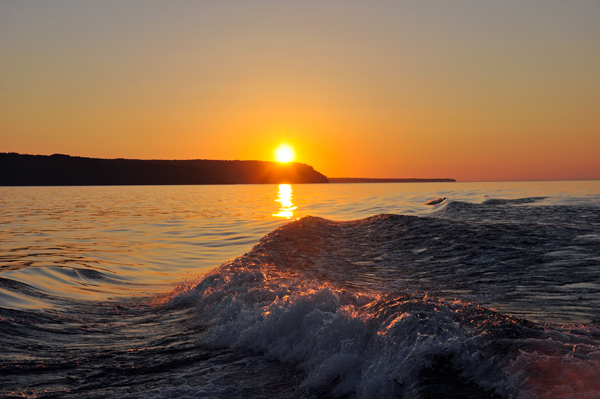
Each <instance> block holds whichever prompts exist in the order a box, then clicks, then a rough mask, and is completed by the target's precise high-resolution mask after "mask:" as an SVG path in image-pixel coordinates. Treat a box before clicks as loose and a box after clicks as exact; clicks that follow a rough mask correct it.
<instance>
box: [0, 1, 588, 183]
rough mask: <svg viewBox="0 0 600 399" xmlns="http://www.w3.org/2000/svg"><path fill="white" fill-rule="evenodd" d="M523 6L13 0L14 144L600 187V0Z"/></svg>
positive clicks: (14, 147)
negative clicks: (285, 158)
mask: <svg viewBox="0 0 600 399" xmlns="http://www.w3.org/2000/svg"><path fill="white" fill-rule="evenodd" d="M450 3H451V4H450ZM522 3H523V2H520V1H503V2H485V3H483V2H476V1H473V2H467V1H460V2H443V1H431V2H387V1H386V2H384V1H374V2H368V3H367V2H355V1H344V2H341V1H328V2H313V1H302V2H300V1H287V2H280V1H277V2H275V1H272V2H271V1H260V2H248V1H243V2H242V1H239V2H234V1H231V2H229V1H228V2H223V1H219V2H216V1H215V2H208V1H207V2H175V3H173V2H154V1H125V2H123V1H106V2H93V1H53V2H9V1H0V59H1V61H0V152H20V153H28V154H53V153H63V154H70V155H80V156H89V157H102V158H116V157H123V158H140V159H150V158H163V159H197V158H204V159H260V160H272V159H273V149H274V148H275V147H276V146H277V145H278V144H279V143H281V142H285V143H288V144H290V145H291V146H293V147H294V148H295V150H296V160H297V161H299V162H304V163H308V164H310V165H312V166H314V167H315V169H317V170H318V171H320V172H322V173H324V174H325V175H327V176H330V177H424V178H435V177H452V178H456V179H458V180H461V181H473V180H475V181H478V180H537V179H542V180H545V179H552V180H561V179H600V156H599V155H598V150H599V149H600V111H599V110H600V73H599V71H600V24H598V21H599V20H600V2H597V1H573V2H560V1H543V2H542V1H532V2H526V4H522Z"/></svg>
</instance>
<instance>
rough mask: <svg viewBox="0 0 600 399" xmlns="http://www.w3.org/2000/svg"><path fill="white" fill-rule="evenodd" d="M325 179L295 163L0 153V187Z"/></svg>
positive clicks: (245, 182)
mask: <svg viewBox="0 0 600 399" xmlns="http://www.w3.org/2000/svg"><path fill="white" fill-rule="evenodd" d="M282 183H289V184H300V183H328V181H327V178H326V177H325V176H324V175H323V174H321V173H319V172H317V171H316V170H315V169H313V167H312V166H310V165H306V164H303V163H298V162H290V163H278V162H267V161H238V160H235V161H225V160H209V159H193V160H140V159H123V158H117V159H103V158H84V157H75V156H70V155H62V154H54V155H24V154H18V153H14V152H13V153H0V186H120V185H130V186H137V185H185V184H282Z"/></svg>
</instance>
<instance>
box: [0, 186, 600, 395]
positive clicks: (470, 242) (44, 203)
mask: <svg viewBox="0 0 600 399" xmlns="http://www.w3.org/2000/svg"><path fill="white" fill-rule="evenodd" d="M438 198H439V199H442V198H446V199H445V200H444V201H440V202H439V203H437V204H435V205H425V203H426V202H428V201H430V200H433V199H438ZM434 202H435V201H434ZM599 325H600V182H598V181H584V182H503V183H411V184H406V183H405V184H402V183H398V184H393V183H389V184H329V185H327V184H321V185H310V184H308V185H293V186H289V185H280V186H277V185H235V186H135V187H119V186H114V187H0V346H1V347H2V348H3V351H2V353H1V354H0V395H4V396H7V397H11V396H14V397H24V396H25V397H62V396H66V395H68V396H69V397H77V396H80V397H156V398H160V397H214V398H230V397H237V398H246V397H256V398H259V397H289V398H305V397H359V398H380V397H401V398H430V397H431V398H439V397H449V398H482V397H483V398H498V397H500V398H598V397H600V364H599V363H600V327H599Z"/></svg>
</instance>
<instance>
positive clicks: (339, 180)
mask: <svg viewBox="0 0 600 399" xmlns="http://www.w3.org/2000/svg"><path fill="white" fill-rule="evenodd" d="M327 179H328V180H329V183H438V182H439V183H448V182H456V180H455V179H448V178H443V179H377V178H369V177H329V178H327Z"/></svg>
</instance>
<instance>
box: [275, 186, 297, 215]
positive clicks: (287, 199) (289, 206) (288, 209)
mask: <svg viewBox="0 0 600 399" xmlns="http://www.w3.org/2000/svg"><path fill="white" fill-rule="evenodd" d="M275 202H279V203H280V204H281V207H280V208H279V213H274V214H273V216H275V217H280V218H286V219H290V218H291V217H292V216H294V210H295V209H296V207H295V206H294V204H293V203H292V186H291V185H290V184H280V185H279V193H278V194H277V199H276V200H275Z"/></svg>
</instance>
